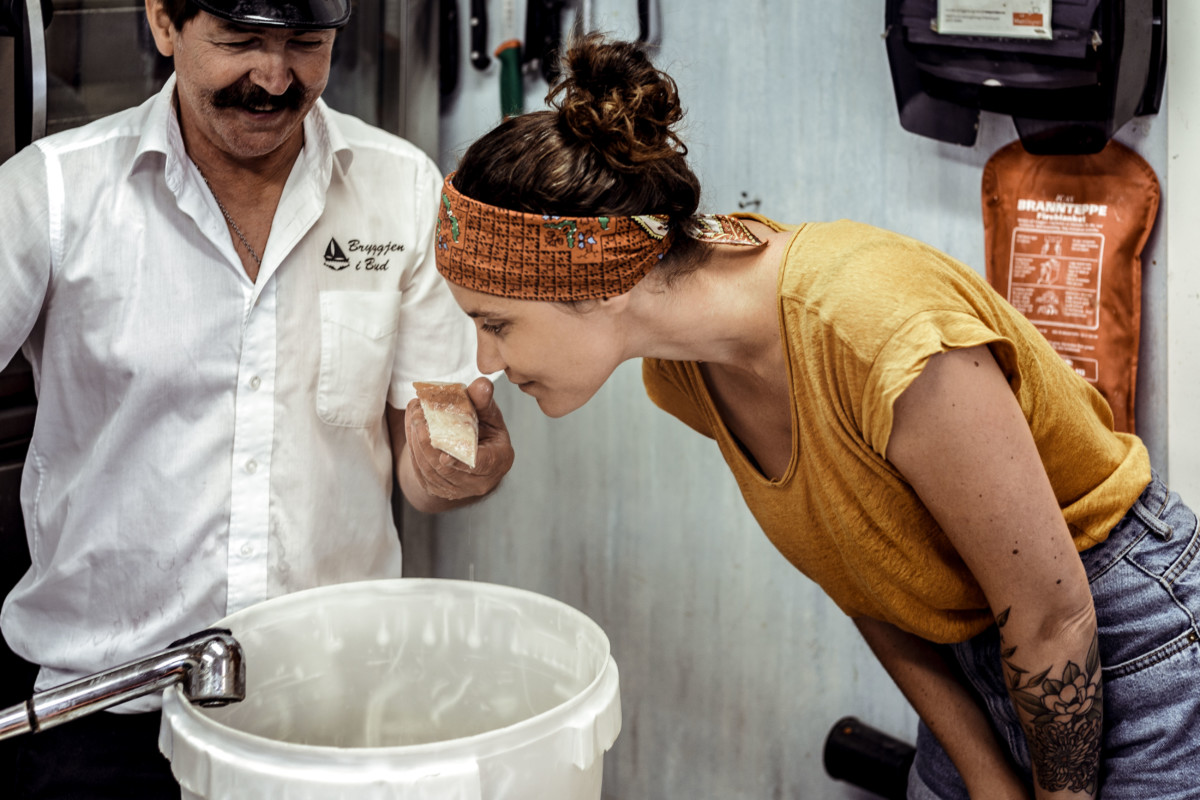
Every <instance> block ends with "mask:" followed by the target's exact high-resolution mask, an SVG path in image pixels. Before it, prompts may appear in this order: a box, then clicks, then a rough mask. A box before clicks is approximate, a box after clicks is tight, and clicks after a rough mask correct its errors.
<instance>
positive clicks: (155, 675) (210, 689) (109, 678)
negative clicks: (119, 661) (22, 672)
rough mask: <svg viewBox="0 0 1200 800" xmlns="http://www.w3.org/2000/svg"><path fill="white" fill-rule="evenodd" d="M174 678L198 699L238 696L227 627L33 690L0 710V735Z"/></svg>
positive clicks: (237, 667)
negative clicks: (13, 703) (22, 698)
mask: <svg viewBox="0 0 1200 800" xmlns="http://www.w3.org/2000/svg"><path fill="white" fill-rule="evenodd" d="M176 683H178V684H181V687H182V690H183V694H184V696H185V697H187V698H188V699H189V700H190V701H192V702H193V703H196V704H198V705H203V706H223V705H227V704H229V703H235V702H238V701H240V700H243V699H244V698H245V696H246V667H245V663H244V662H243V660H242V648H241V646H240V645H239V644H238V643H237V640H236V639H234V638H233V636H232V634H230V633H229V632H228V631H224V630H210V631H202V632H201V633H198V634H195V635H194V636H190V637H188V638H187V639H183V640H180V641H179V642H177V643H176V644H174V645H172V646H171V647H169V648H167V649H166V650H162V651H160V652H157V653H154V654H153V655H149V656H146V657H145V658H141V659H138V660H136V661H131V662H129V663H128V664H123V665H121V666H119V667H114V668H113V669H110V670H106V671H104V672H98V673H96V674H94V675H89V676H87V677H86V678H80V679H79V680H77V681H72V682H71V683H65V684H63V685H62V686H57V687H55V688H53V689H48V690H47V691H44V692H39V693H37V694H35V695H34V696H33V697H31V698H30V699H29V700H27V701H25V702H24V703H20V704H18V705H15V706H12V707H10V708H7V709H4V710H3V711H0V739H7V738H10V737H12V736H18V735H20V734H24V733H36V732H37V731H40V730H45V729H46V728H51V727H54V726H55V725H61V724H62V723H64V722H70V721H71V720H73V719H77V718H79V717H82V716H84V715H85V714H91V713H92V712H95V711H102V710H103V709H106V708H109V707H111V706H115V705H118V704H119V703H124V702H125V701H127V700H132V699H134V698H135V697H141V696H143V695H147V694H151V693H153V692H159V691H162V690H163V689H166V688H167V687H168V686H172V685H174V684H176Z"/></svg>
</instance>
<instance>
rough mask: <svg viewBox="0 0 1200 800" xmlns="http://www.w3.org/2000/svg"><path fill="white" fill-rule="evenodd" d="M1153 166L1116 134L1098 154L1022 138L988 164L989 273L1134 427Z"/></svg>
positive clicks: (1155, 194) (1121, 421)
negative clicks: (1037, 147) (1030, 149)
mask: <svg viewBox="0 0 1200 800" xmlns="http://www.w3.org/2000/svg"><path fill="white" fill-rule="evenodd" d="M1158 201H1159V186H1158V178H1157V177H1156V176H1155V174H1154V170H1153V169H1151V167H1150V165H1149V164H1147V163H1146V161H1145V160H1144V159H1142V157H1141V156H1139V155H1138V154H1137V153H1135V152H1134V151H1133V150H1131V149H1129V148H1128V147H1126V146H1125V145H1122V144H1120V143H1119V142H1116V141H1110V142H1109V143H1108V145H1107V146H1105V148H1104V149H1103V150H1102V151H1100V152H1099V153H1096V154H1094V155H1061V156H1034V155H1030V154H1029V153H1027V152H1025V149H1024V148H1023V147H1022V146H1021V143H1020V142H1019V141H1018V142H1012V143H1011V144H1008V145H1005V146H1004V147H1002V148H1001V149H1000V150H998V151H997V152H996V153H995V155H993V156H992V157H991V158H990V159H989V160H988V162H987V165H986V166H985V167H984V170H983V231H984V240H985V245H984V251H985V255H986V259H987V279H988V282H989V283H991V285H992V287H993V288H994V289H996V291H997V292H999V293H1000V294H1001V295H1003V296H1004V297H1005V298H1006V299H1007V300H1008V301H1009V303H1011V304H1012V305H1013V306H1014V307H1015V308H1016V309H1017V310H1018V311H1020V312H1021V313H1022V314H1024V315H1025V316H1026V317H1027V318H1028V319H1029V320H1030V321H1031V322H1033V324H1034V326H1036V327H1037V329H1038V330H1039V331H1041V333H1042V335H1044V336H1045V337H1046V339H1047V340H1049V342H1050V344H1051V345H1053V347H1054V349H1055V351H1057V352H1058V354H1059V355H1060V356H1062V357H1063V359H1064V360H1065V361H1066V362H1067V363H1068V364H1070V365H1071V366H1072V367H1073V368H1074V370H1075V371H1076V372H1077V373H1079V374H1080V375H1082V376H1083V377H1084V378H1085V379H1087V381H1088V382H1090V383H1091V384H1092V385H1093V386H1095V387H1096V388H1097V389H1098V390H1099V391H1100V394H1102V395H1103V396H1104V398H1105V399H1106V400H1107V401H1108V404H1109V406H1111V407H1112V411H1113V421H1114V426H1115V427H1116V429H1117V430H1119V431H1126V432H1129V433H1132V432H1133V431H1134V403H1133V401H1134V388H1135V386H1136V383H1137V362H1138V340H1139V337H1140V332H1141V314H1142V309H1141V304H1142V249H1143V248H1144V247H1145V245H1146V239H1147V238H1148V237H1149V236H1150V230H1151V228H1152V227H1153V226H1154V218H1155V215H1156V214H1157V213H1158Z"/></svg>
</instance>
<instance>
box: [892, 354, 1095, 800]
mask: <svg viewBox="0 0 1200 800" xmlns="http://www.w3.org/2000/svg"><path fill="white" fill-rule="evenodd" d="M887 457H888V460H889V461H890V462H891V463H892V464H893V465H894V466H895V467H896V469H898V470H899V471H900V473H901V474H903V475H904V477H905V479H906V480H907V481H908V482H909V484H910V485H911V486H912V487H913V489H914V490H915V491H916V492H917V494H918V495H919V496H920V498H921V500H922V502H923V503H924V504H925V506H926V507H927V508H928V509H929V511H930V513H931V514H932V515H933V516H934V518H935V519H936V520H937V522H938V524H939V525H940V526H941V528H942V530H943V531H944V532H945V533H946V535H947V536H948V537H949V538H950V541H951V542H952V543H953V545H954V546H955V548H956V549H957V550H958V552H959V554H960V555H961V557H962V559H963V561H964V562H965V563H966V566H967V568H968V569H969V570H970V571H971V573H972V574H973V575H974V576H975V579H976V580H977V581H978V582H979V585H980V586H981V588H982V589H983V592H984V594H985V596H986V597H987V601H988V605H989V606H990V608H991V610H992V613H993V614H994V615H995V617H996V621H997V624H998V625H999V626H1000V636H1001V645H1002V660H1003V666H1004V674H1005V676H1006V678H1007V681H1008V685H1009V693H1010V695H1011V696H1012V698H1013V703H1014V704H1015V706H1016V708H1017V711H1018V714H1019V716H1020V718H1021V720H1022V724H1023V725H1024V727H1025V731H1026V734H1027V738H1028V740H1029V745H1030V754H1031V756H1032V759H1033V767H1034V776H1035V786H1034V789H1035V794H1036V796H1037V797H1038V798H1049V797H1071V798H1091V797H1094V796H1095V791H1096V779H1097V776H1098V772H1099V763H1100V736H1101V724H1100V723H1101V685H1100V664H1099V657H1098V655H1097V652H1096V617H1095V611H1094V609H1093V606H1092V597H1091V591H1090V589H1089V587H1088V582H1087V575H1086V573H1085V572H1084V569H1083V565H1082V564H1081V562H1080V560H1079V557H1078V555H1077V553H1076V551H1075V547H1074V544H1073V542H1072V540H1071V536H1070V533H1069V531H1068V530H1067V525H1066V521H1065V520H1064V519H1063V516H1062V511H1061V509H1060V508H1059V506H1058V501H1057V500H1056V498H1055V496H1054V492H1053V489H1052V488H1051V486H1050V481H1049V479H1048V478H1047V477H1046V473H1045V469H1044V468H1043V466H1042V462H1041V459H1040V457H1039V455H1038V452H1037V447H1036V445H1035V443H1034V440H1033V435H1032V433H1031V432H1030V430H1029V425H1028V424H1027V422H1026V420H1025V418H1024V415H1023V414H1022V412H1021V409H1020V406H1019V405H1018V404H1017V401H1016V398H1015V397H1014V395H1013V393H1012V390H1011V388H1010V387H1009V385H1008V382H1007V381H1006V380H1005V378H1004V375H1003V373H1002V372H1001V371H1000V368H999V366H998V365H997V364H996V361H995V359H994V358H993V357H992V355H991V352H990V351H989V350H988V349H987V348H986V347H974V348H970V349H964V350H955V351H951V352H949V353H944V354H941V355H938V356H934V357H933V358H932V359H930V361H929V363H928V364H927V366H926V367H925V369H924V371H923V372H922V373H921V375H920V376H919V377H918V378H917V379H916V380H915V381H914V382H913V384H912V385H911V386H910V387H909V388H908V389H907V390H906V391H905V392H904V393H903V394H902V395H901V396H900V398H899V399H898V400H897V401H896V406H895V420H894V424H893V428H892V436H891V439H890V440H889V442H888V449H887Z"/></svg>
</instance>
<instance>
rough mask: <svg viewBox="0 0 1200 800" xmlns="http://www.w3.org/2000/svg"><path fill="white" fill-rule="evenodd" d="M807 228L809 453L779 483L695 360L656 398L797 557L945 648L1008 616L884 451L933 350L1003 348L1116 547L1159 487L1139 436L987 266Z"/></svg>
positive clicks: (804, 450)
mask: <svg viewBox="0 0 1200 800" xmlns="http://www.w3.org/2000/svg"><path fill="white" fill-rule="evenodd" d="M756 218H757V219H759V221H761V222H763V223H765V224H767V225H770V226H771V227H773V228H774V229H775V230H794V231H795V234H794V236H793V238H792V240H791V242H790V243H789V246H788V248H787V251H786V252H785V254H784V257H783V263H782V265H781V269H780V273H779V325H780V331H781V333H782V338H783V342H784V344H785V346H786V348H787V363H788V369H789V372H790V375H789V377H790V380H791V385H792V390H793V392H792V394H793V397H794V401H793V407H792V430H793V442H792V460H791V464H790V465H789V467H788V469H787V471H786V472H785V474H784V475H783V476H782V477H780V478H779V479H778V480H774V481H772V480H768V479H766V478H765V477H764V476H763V475H762V473H761V472H760V471H759V470H758V469H757V468H756V466H755V465H754V464H753V463H752V462H751V461H750V460H748V459H747V458H746V456H745V455H744V454H743V453H742V451H741V450H740V448H739V446H738V444H737V442H736V440H735V439H734V438H733V437H732V436H731V435H730V433H729V431H728V430H727V429H726V428H725V425H724V424H723V423H722V421H721V419H720V417H719V415H718V413H717V410H716V408H715V406H714V404H713V402H712V398H711V397H710V396H709V394H708V391H707V388H706V386H705V384H704V380H703V378H702V376H701V373H700V370H699V367H698V365H697V364H696V363H695V362H682V361H662V360H657V359H646V360H645V361H644V362H643V367H642V370H643V378H644V381H645V385H646V391H647V393H648V394H649V395H650V398H651V399H652V400H653V401H654V402H655V403H656V404H657V405H658V406H660V407H661V408H663V409H664V410H666V411H668V412H670V413H671V414H673V415H674V416H676V417H678V418H679V419H681V420H683V421H684V422H685V423H687V424H688V425H689V426H691V427H692V428H694V429H695V430H697V431H699V432H700V433H703V434H705V435H706V436H710V437H712V438H714V439H716V441H717V443H718V444H719V445H720V448H721V452H722V454H723V455H724V457H725V460H726V462H727V463H728V464H729V466H730V469H732V471H733V474H734V477H735V478H736V479H737V482H738V485H739V486H740V487H741V490H742V495H743V497H744V498H745V500H746V503H747V504H748V505H749V507H750V510H751V512H753V514H754V516H755V518H756V519H757V520H758V522H759V524H760V525H761V526H762V528H763V531H765V532H766V534H767V536H768V538H770V540H771V541H772V542H773V543H774V545H775V546H776V547H777V548H778V549H779V551H780V552H781V553H782V554H783V555H784V556H785V557H786V558H787V559H788V560H789V561H791V562H792V564H794V565H795V566H796V567H797V568H799V569H800V570H801V571H802V572H804V574H806V575H808V576H809V577H810V578H812V579H813V580H814V581H816V582H817V583H818V584H819V585H820V586H821V587H822V588H823V589H824V590H825V592H826V593H827V594H828V595H829V596H830V597H831V598H832V599H833V600H834V602H836V603H837V604H838V606H839V607H840V608H841V609H842V610H843V611H845V612H846V613H847V614H849V615H851V616H867V617H873V618H876V619H880V620H884V621H886V622H890V623H892V624H894V625H896V626H898V627H900V628H902V629H904V630H907V631H910V632H912V633H915V634H917V635H919V636H922V637H924V638H926V639H929V640H932V641H935V642H954V641H962V640H964V639H967V638H970V637H971V636H973V635H975V634H977V633H979V632H980V631H982V630H983V629H984V628H986V627H987V626H988V625H989V624H990V623H991V622H992V616H991V613H990V612H989V611H988V608H987V604H986V602H985V600H984V596H983V592H982V590H981V589H980V588H979V585H978V583H977V582H976V581H975V580H974V578H973V577H972V576H971V574H970V572H969V571H968V570H967V568H966V566H965V565H964V564H963V561H962V559H961V558H960V557H959V556H958V553H957V552H956V551H955V549H954V548H953V547H952V546H951V544H950V541H949V540H948V539H947V538H946V536H945V534H943V533H942V531H941V530H940V529H939V528H938V525H937V523H935V522H934V520H933V518H932V517H931V516H930V515H929V513H928V512H927V511H926V510H925V508H924V506H923V505H922V504H921V502H920V500H919V499H918V498H917V496H916V494H915V493H914V492H913V490H912V489H911V488H910V487H909V486H908V484H907V483H905V481H904V480H903V478H902V477H901V476H900V474H899V473H898V472H897V471H896V470H895V469H894V468H893V467H892V466H891V465H890V464H889V463H888V462H887V461H886V460H885V459H884V455H883V454H884V453H885V452H886V451H887V444H888V436H889V435H890V434H891V430H892V407H893V405H894V403H895V401H896V398H897V397H899V396H900V394H901V393H902V392H903V391H904V390H905V389H906V388H907V387H908V386H909V384H910V383H911V382H912V381H913V379H914V378H916V376H917V375H919V374H920V372H921V370H922V369H923V368H924V366H925V363H926V361H927V360H928V359H929V357H930V356H932V355H935V354H937V353H941V352H945V351H948V350H952V349H955V348H962V347H973V346H975V345H980V344H987V345H989V347H990V349H991V351H992V353H993V354H994V356H995V357H996V360H997V362H998V363H999V364H1000V367H1001V369H1002V370H1003V371H1004V373H1005V375H1006V376H1007V378H1008V382H1009V385H1010V386H1011V387H1012V390H1013V392H1014V393H1015V395H1016V397H1017V400H1018V402H1019V403H1020V406H1021V409H1022V410H1023V411H1024V413H1025V418H1026V420H1028V422H1029V427H1030V429H1031V430H1032V431H1033V436H1034V439H1035V441H1036V443H1037V447H1038V452H1039V453H1040V454H1041V457H1042V463H1043V464H1044V465H1045V467H1046V472H1047V474H1048V475H1049V477H1050V482H1051V484H1052V486H1053V487H1054V492H1055V495H1056V496H1057V498H1058V502H1059V505H1060V506H1061V507H1062V510H1063V516H1064V517H1065V518H1066V521H1067V523H1068V525H1069V528H1070V531H1071V534H1072V536H1073V537H1074V539H1075V546H1076V548H1077V549H1079V550H1086V549H1087V548H1088V547H1091V546H1092V545H1094V544H1096V543H1098V542H1101V541H1103V540H1104V539H1105V538H1106V537H1107V536H1108V532H1109V530H1110V529H1111V528H1112V527H1113V526H1114V525H1116V523H1117V522H1119V521H1120V519H1121V517H1122V516H1123V515H1124V514H1125V512H1126V511H1127V510H1128V509H1129V507H1130V506H1132V505H1133V503H1134V501H1136V500H1137V498H1138V496H1139V495H1140V494H1141V492H1142V490H1143V489H1144V488H1145V487H1146V485H1147V484H1148V483H1149V481H1150V461H1149V456H1148V454H1147V452H1146V448H1145V446H1144V445H1143V444H1142V442H1141V440H1140V439H1138V438H1137V437H1136V436H1133V435H1130V434H1124V433H1117V432H1114V431H1113V429H1112V412H1111V410H1110V409H1109V407H1108V404H1107V403H1106V402H1105V401H1104V399H1103V397H1101V396H1100V394H1099V392H1097V391H1096V390H1095V389H1093V388H1092V386H1091V385H1090V384H1088V383H1087V381H1085V380H1084V379H1083V378H1081V377H1079V376H1078V375H1076V374H1075V373H1074V371H1072V370H1071V369H1070V367H1069V366H1068V365H1067V364H1066V363H1065V362H1064V361H1063V360H1062V358H1060V357H1059V356H1058V355H1057V354H1056V353H1055V352H1054V350H1053V348H1051V347H1050V345H1049V344H1048V343H1047V342H1046V340H1045V339H1044V338H1043V337H1042V335H1041V334H1040V333H1039V332H1038V331H1037V329H1036V328H1034V327H1033V325H1032V324H1030V323H1029V321H1028V320H1026V319H1025V317H1023V316H1022V315H1021V314H1020V313H1019V312H1017V311H1016V310H1015V309H1013V308H1012V306H1010V305H1009V304H1008V303H1007V302H1006V301H1005V300H1004V299H1003V298H1001V297H1000V296H999V295H998V294H997V293H996V292H994V291H993V290H992V288H991V287H990V286H989V285H988V284H987V282H986V281H984V280H983V278H982V277H980V276H979V274H978V273H976V272H975V271H974V270H972V269H970V268H969V267H967V266H965V265H964V264H962V263H960V262H958V261H955V260H954V259H952V258H950V257H949V256H947V255H945V254H944V253H941V252H939V251H937V250H935V249H934V248H932V247H929V246H928V245H925V244H922V243H920V242H918V241H915V240H913V239H909V238H907V237H904V236H900V235H898V234H895V233H891V232H888V231H885V230H881V229H879V228H874V227H871V226H869V225H864V224H861V223H855V222H849V221H841V222H832V223H808V224H805V225H801V226H799V227H792V226H783V225H779V224H778V223H775V222H772V221H770V220H768V219H765V218H761V217H756Z"/></svg>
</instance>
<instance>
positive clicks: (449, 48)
mask: <svg viewBox="0 0 1200 800" xmlns="http://www.w3.org/2000/svg"><path fill="white" fill-rule="evenodd" d="M458 36H459V34H458V0H438V94H439V96H440V97H441V98H443V99H445V98H447V97H449V96H450V95H452V94H454V91H455V90H456V89H458V54H459V38H458Z"/></svg>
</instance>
